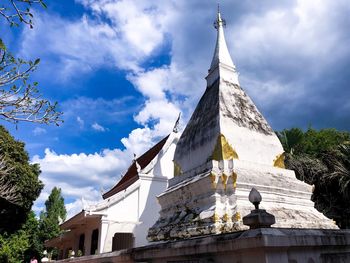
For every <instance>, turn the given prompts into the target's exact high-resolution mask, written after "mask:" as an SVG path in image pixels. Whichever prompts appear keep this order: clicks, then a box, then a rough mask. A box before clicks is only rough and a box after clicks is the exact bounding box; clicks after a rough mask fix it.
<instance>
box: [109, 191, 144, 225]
mask: <svg viewBox="0 0 350 263" xmlns="http://www.w3.org/2000/svg"><path fill="white" fill-rule="evenodd" d="M130 187H132V186H130ZM130 187H128V188H127V189H126V190H124V191H123V192H120V193H118V194H120V195H121V198H120V199H119V200H118V201H117V202H115V203H113V204H112V205H111V206H110V207H109V208H108V209H107V213H108V219H109V220H115V221H120V222H137V221H138V214H139V212H138V206H139V187H138V188H136V189H135V190H134V191H132V192H128V189H129V188H130ZM123 193H125V195H123Z"/></svg>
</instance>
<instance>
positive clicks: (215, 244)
mask: <svg viewBox="0 0 350 263" xmlns="http://www.w3.org/2000/svg"><path fill="white" fill-rule="evenodd" d="M61 262H81V263H92V262H96V263H131V262H150V263H151V262H152V263H163V262H167V263H209V262H210V263H214V262H216V263H226V262H230V263H335V262H336V263H346V262H350V230H330V229H328V230H322V229H286V228H263V229H252V230H247V231H240V232H235V233H230V234H221V235H211V236H205V237H198V238H191V239H187V240H181V241H167V242H159V243H155V244H152V245H149V246H145V247H139V248H134V249H130V250H125V251H118V252H113V253H106V254H102V255H99V256H87V257H81V258H76V259H67V260H64V261H61Z"/></svg>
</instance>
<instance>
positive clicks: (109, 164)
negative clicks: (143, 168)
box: [32, 149, 132, 215]
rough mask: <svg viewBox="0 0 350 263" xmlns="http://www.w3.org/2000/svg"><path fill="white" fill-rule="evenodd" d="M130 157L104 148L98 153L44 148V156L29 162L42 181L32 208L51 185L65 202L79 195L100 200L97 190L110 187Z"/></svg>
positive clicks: (47, 192)
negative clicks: (58, 151)
mask: <svg viewBox="0 0 350 263" xmlns="http://www.w3.org/2000/svg"><path fill="white" fill-rule="evenodd" d="M131 160H132V154H131V153H130V151H128V150H124V151H121V150H118V149H115V150H108V149H105V150H103V151H102V152H101V153H94V154H84V153H81V154H71V155H68V154H57V153H55V152H54V151H52V150H50V149H46V150H45V156H44V157H42V158H40V157H39V156H37V155H36V156H34V157H33V158H32V162H33V163H39V164H40V168H41V170H42V174H41V175H40V179H41V180H42V181H43V183H44V184H45V188H44V190H43V191H42V194H41V195H40V197H39V199H38V200H37V201H36V203H35V206H34V207H35V208H36V209H37V210H41V209H42V207H43V202H44V201H45V200H46V198H47V197H48V195H49V193H50V192H51V190H52V188H53V187H55V186H56V187H60V188H61V189H62V194H63V196H64V198H65V199H66V201H67V202H68V203H71V202H74V200H76V199H80V198H81V197H83V198H85V199H86V200H88V201H90V202H91V201H96V200H100V199H101V193H100V191H99V190H97V189H99V188H104V189H109V188H110V187H112V186H113V185H114V184H115V183H116V182H117V181H118V180H119V175H120V174H121V173H122V172H123V171H124V170H125V169H126V168H127V166H128V165H129V164H130V163H131ZM72 200H73V201H72ZM69 214H70V215H71V212H69Z"/></svg>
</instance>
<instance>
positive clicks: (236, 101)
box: [148, 11, 337, 241]
mask: <svg viewBox="0 0 350 263" xmlns="http://www.w3.org/2000/svg"><path fill="white" fill-rule="evenodd" d="M224 25H225V21H224V20H223V19H222V18H221V14H220V12H219V11H218V14H217V19H216V22H215V28H216V29H217V40H216V47H215V51H214V56H213V59H212V62H211V65H210V69H209V72H208V75H207V77H206V80H207V88H206V90H205V92H204V94H203V96H202V98H201V99H200V101H199V103H198V105H197V107H196V109H195V111H194V113H193V115H192V117H191V119H190V120H189V122H188V124H187V126H186V128H185V130H184V131H183V133H182V135H181V137H180V139H179V142H178V143H177V146H176V150H175V156H174V167H175V168H174V171H175V174H174V178H172V179H170V181H169V186H168V188H167V190H166V191H165V192H164V193H162V194H161V195H160V196H159V197H158V200H159V203H160V205H161V207H162V209H161V212H160V217H159V219H158V221H157V222H156V223H155V225H154V226H153V227H152V228H151V229H150V230H149V235H148V239H149V240H150V241H158V240H167V239H179V238H180V239H183V238H188V237H192V236H201V235H208V234H220V233H229V232H234V231H238V230H244V229H247V226H245V225H243V222H242V217H243V216H244V215H247V214H249V212H250V210H251V204H250V203H249V202H248V194H249V192H250V190H251V189H252V188H253V187H254V188H256V189H258V190H259V191H260V193H261V194H262V195H263V196H264V208H266V209H267V210H268V211H269V212H271V213H272V214H273V215H275V217H276V224H275V226H276V227H286V228H337V227H336V225H335V224H334V222H333V221H332V220H330V219H328V218H326V217H325V216H324V215H323V214H322V213H320V212H318V211H317V210H316V209H315V208H314V203H313V202H312V201H311V192H312V191H311V186H310V185H307V184H306V183H304V182H302V181H299V180H297V179H296V177H295V174H294V171H291V170H287V169H285V167H284V155H283V154H284V151H283V148H282V145H281V143H280V141H279V139H278V138H277V136H276V134H275V133H274V131H273V129H272V128H271V127H270V125H269V124H268V123H267V121H266V120H265V119H264V117H263V116H262V114H261V113H260V112H259V111H258V109H257V108H256V106H255V105H254V103H253V101H252V100H251V99H250V98H249V97H248V95H247V94H246V93H245V92H244V90H243V89H242V88H241V86H240V84H239V80H238V73H237V70H236V66H235V65H234V63H233V61H232V58H231V56H230V54H229V51H228V49H227V45H226V41H225V36H224Z"/></svg>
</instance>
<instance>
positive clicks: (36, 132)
mask: <svg viewBox="0 0 350 263" xmlns="http://www.w3.org/2000/svg"><path fill="white" fill-rule="evenodd" d="M46 132H47V131H46V130H45V129H44V128H41V127H35V128H34V130H33V134H34V136H38V135H43V134H45V133H46Z"/></svg>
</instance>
